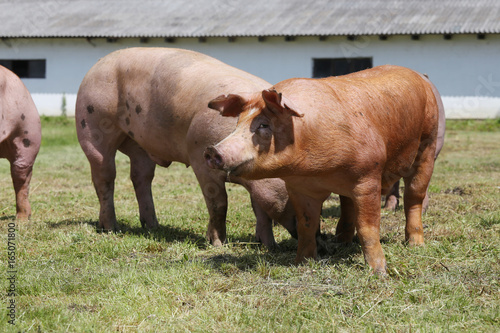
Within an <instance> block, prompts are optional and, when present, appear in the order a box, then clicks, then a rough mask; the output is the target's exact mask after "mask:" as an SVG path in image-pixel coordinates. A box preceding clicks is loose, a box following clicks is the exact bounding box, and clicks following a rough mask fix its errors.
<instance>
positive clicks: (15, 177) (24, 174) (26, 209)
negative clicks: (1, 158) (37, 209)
mask: <svg viewBox="0 0 500 333" xmlns="http://www.w3.org/2000/svg"><path fill="white" fill-rule="evenodd" d="M10 170H11V176H12V182H13V183H14V191H15V193H16V212H17V213H16V217H17V218H18V219H20V220H27V219H29V218H30V216H31V206H30V203H29V200H28V194H29V184H30V180H31V175H32V171H33V165H32V164H30V165H27V166H23V165H19V164H17V163H16V162H11V164H10Z"/></svg>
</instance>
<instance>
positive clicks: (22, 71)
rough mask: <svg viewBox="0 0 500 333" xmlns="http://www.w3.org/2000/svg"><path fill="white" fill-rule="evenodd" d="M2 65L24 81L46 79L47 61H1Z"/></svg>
mask: <svg viewBox="0 0 500 333" xmlns="http://www.w3.org/2000/svg"><path fill="white" fill-rule="evenodd" d="M0 65H1V66H4V67H6V68H8V69H10V70H11V71H13V72H14V73H15V74H16V75H17V76H19V77H20V78H22V79H45V66H46V60H45V59H33V60H25V59H22V60H19V59H14V60H10V59H0Z"/></svg>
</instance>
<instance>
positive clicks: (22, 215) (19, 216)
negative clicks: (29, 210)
mask: <svg viewBox="0 0 500 333" xmlns="http://www.w3.org/2000/svg"><path fill="white" fill-rule="evenodd" d="M30 217H31V214H25V213H20V214H17V215H16V219H17V220H19V221H28V220H29V219H30Z"/></svg>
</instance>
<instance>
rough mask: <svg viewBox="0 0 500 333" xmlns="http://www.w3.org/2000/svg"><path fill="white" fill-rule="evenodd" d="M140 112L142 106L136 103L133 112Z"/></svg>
mask: <svg viewBox="0 0 500 333" xmlns="http://www.w3.org/2000/svg"><path fill="white" fill-rule="evenodd" d="M141 112H142V107H141V106H140V105H137V106H136V107H135V113H137V114H139V113H141Z"/></svg>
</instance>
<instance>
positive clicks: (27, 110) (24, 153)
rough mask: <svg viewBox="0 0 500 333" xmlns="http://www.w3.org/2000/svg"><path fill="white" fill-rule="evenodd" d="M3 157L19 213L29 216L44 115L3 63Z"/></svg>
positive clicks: (0, 109) (0, 125)
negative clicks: (34, 165) (34, 168)
mask: <svg viewBox="0 0 500 333" xmlns="http://www.w3.org/2000/svg"><path fill="white" fill-rule="evenodd" d="M0 115H1V120H0V158H6V159H7V160H8V161H9V162H10V172H11V176H12V182H13V183H14V191H15V193H16V212H17V213H16V216H17V218H18V219H28V218H29V217H30V216H31V206H30V203H29V200H28V195H29V186H30V181H31V176H32V172H33V164H34V163H35V159H36V156H37V155H38V151H39V150H40V142H41V137H42V130H41V126H40V117H39V116H38V111H37V109H36V106H35V104H34V103H33V100H32V99H31V95H30V93H29V92H28V89H26V87H25V86H24V84H23V83H22V81H21V80H20V79H19V77H17V75H15V74H14V73H12V72H11V71H9V70H8V69H6V68H5V67H2V66H0Z"/></svg>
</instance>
